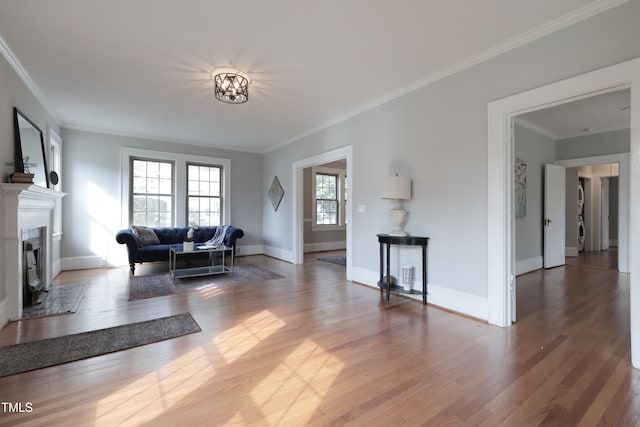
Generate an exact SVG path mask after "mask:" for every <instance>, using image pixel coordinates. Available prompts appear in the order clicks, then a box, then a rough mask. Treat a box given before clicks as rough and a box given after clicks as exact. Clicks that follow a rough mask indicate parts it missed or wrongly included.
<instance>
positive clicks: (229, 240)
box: [224, 226, 244, 253]
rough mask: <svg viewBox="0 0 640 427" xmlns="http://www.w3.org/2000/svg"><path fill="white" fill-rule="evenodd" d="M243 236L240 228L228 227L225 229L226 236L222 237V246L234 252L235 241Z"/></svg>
mask: <svg viewBox="0 0 640 427" xmlns="http://www.w3.org/2000/svg"><path fill="white" fill-rule="evenodd" d="M242 236H244V231H242V229H240V228H236V227H233V226H229V228H227V234H225V236H224V244H225V245H227V246H231V247H233V252H234V253H235V250H236V240H237V239H240V238H242Z"/></svg>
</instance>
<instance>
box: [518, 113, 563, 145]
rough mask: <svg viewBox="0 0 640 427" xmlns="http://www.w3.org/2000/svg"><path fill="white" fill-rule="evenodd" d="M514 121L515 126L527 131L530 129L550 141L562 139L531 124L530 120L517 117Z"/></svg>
mask: <svg viewBox="0 0 640 427" xmlns="http://www.w3.org/2000/svg"><path fill="white" fill-rule="evenodd" d="M513 121H514V122H515V124H517V125H520V126H522V127H523V128H525V129H529V130H530V131H531V132H535V133H537V134H540V135H542V136H546V137H547V138H549V139H552V140H554V141H557V140H559V139H560V137H559V136H558V135H556V134H555V133H553V132H551V131H549V130H547V129H545V128H543V127H541V126H538V125H536V124H533V123H531V122H530V121H528V120H525V119H523V118H522V117H516V118H514V119H513Z"/></svg>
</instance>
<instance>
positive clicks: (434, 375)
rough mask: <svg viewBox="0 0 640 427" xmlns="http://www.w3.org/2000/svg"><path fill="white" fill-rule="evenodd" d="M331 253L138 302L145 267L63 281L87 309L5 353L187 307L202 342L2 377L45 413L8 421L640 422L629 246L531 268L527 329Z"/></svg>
mask: <svg viewBox="0 0 640 427" xmlns="http://www.w3.org/2000/svg"><path fill="white" fill-rule="evenodd" d="M323 255H325V254H323ZM326 255H333V253H329V254H326ZM317 258H318V255H317V254H307V256H306V257H305V263H304V265H302V266H298V265H292V264H288V263H285V262H281V261H278V260H275V259H273V258H269V257H265V256H250V257H239V258H238V262H239V263H246V264H256V265H259V266H261V267H263V268H266V269H268V270H271V271H273V272H275V273H278V274H280V275H282V276H283V278H281V279H276V280H270V281H266V282H256V283H247V284H244V285H239V286H233V287H230V288H225V289H218V290H213V291H211V290H210V291H207V292H202V293H192V294H183V295H175V296H166V297H160V298H150V299H145V300H138V301H128V280H129V272H128V269H127V268H113V269H98V270H83V271H74V272H63V273H62V274H61V275H60V276H58V278H56V281H55V282H56V283H57V284H65V283H87V284H88V288H87V292H86V295H85V298H84V300H83V301H82V303H81V304H80V306H79V308H78V311H77V313H75V314H71V315H63V316H56V317H50V318H43V319H30V320H25V321H21V322H13V323H11V324H9V325H8V326H6V327H5V328H4V329H3V330H2V331H0V345H7V344H14V343H20V342H27V341H32V340H37V339H43V338H50V337H55V336H61V335H66V334H71V333H78V332H84V331H89V330H94V329H100V328H106V327H111V326H117V325H121V324H126V323H132V322H138V321H143V320H149V319H153V318H157V317H162V316H169V315H172V314H178V313H182V312H187V311H188V312H190V313H191V314H192V315H193V317H194V319H195V320H196V321H197V322H198V323H199V325H200V327H201V328H202V332H200V333H197V334H192V335H189V336H185V337H179V338H176V339H173V340H167V341H163V342H159V343H155V344H150V345H147V346H142V347H138V348H134V349H130V350H127V351H122V352H118V353H113V354H108V355H103V356H98V357H94V358H91V359H86V360H82V361H77V362H73V363H68V364H64V365H59V366H54V367H50V368H46V369H41V370H38V371H33V372H27V373H23V374H19V375H13V376H9V377H4V378H0V398H1V400H4V401H11V402H23V403H24V402H30V403H31V404H32V405H33V411H32V412H31V413H10V412H7V411H4V412H1V411H0V425H47V426H58V425H60V426H63V425H77V426H84V425H87V426H89V425H91V426H93V425H96V426H113V425H135V426H138V425H149V426H164V425H166V426H173V425H176V424H184V425H252V426H253V425H258V426H262V425H264V426H274V425H294V426H302V425H310V426H333V425H345V424H348V425H367V426H378V425H380V426H390V425H393V426H400V425H408V426H415V425H460V426H498V425H503V426H514V425H517V426H529V425H531V426H537V425H562V426H570V425H581V426H595V425H598V426H616V425H622V426H625V425H629V426H633V425H638V423H639V422H640V419H639V415H638V414H639V413H640V374H639V373H638V371H636V370H634V369H633V368H632V367H631V364H630V342H629V328H630V327H629V280H628V275H625V274H619V273H617V272H616V271H615V270H612V269H611V267H612V266H615V265H616V264H615V251H605V252H603V253H587V254H584V255H581V257H578V258H576V259H568V261H569V262H568V264H567V265H566V266H564V267H559V268H554V269H550V270H539V271H535V272H531V273H528V274H526V275H522V276H519V277H518V278H517V289H518V291H517V297H518V301H517V307H518V315H517V316H518V321H517V322H516V323H515V324H514V325H513V326H512V327H510V328H498V327H494V326H490V325H488V324H486V323H484V322H481V321H478V320H474V319H469V318H466V317H464V316H459V315H456V314H455V313H451V312H448V311H445V310H441V309H439V308H437V307H435V306H432V305H427V306H423V305H422V304H420V302H416V301H410V300H407V299H405V298H400V297H398V296H396V295H392V296H391V300H390V301H389V302H388V303H387V302H386V298H384V297H383V296H381V294H380V292H379V291H378V290H377V289H373V288H370V287H367V286H363V285H360V284H355V283H351V282H348V281H346V280H345V269H344V267H341V266H337V265H335V264H330V263H326V262H322V261H318V260H317ZM163 268H166V266H163V265H162V264H152V265H144V266H142V267H141V268H140V269H137V271H136V274H151V273H153V272H156V271H161V270H162V269H163Z"/></svg>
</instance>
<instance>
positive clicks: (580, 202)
mask: <svg viewBox="0 0 640 427" xmlns="http://www.w3.org/2000/svg"><path fill="white" fill-rule="evenodd" d="M585 238H586V232H585V228H584V181H583V179H582V178H580V179H578V252H582V251H583V250H584V241H585Z"/></svg>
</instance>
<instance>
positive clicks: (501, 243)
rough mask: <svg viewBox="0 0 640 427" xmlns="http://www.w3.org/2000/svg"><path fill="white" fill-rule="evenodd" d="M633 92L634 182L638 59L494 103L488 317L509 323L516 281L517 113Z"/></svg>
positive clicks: (639, 122) (637, 294)
mask: <svg viewBox="0 0 640 427" xmlns="http://www.w3.org/2000/svg"><path fill="white" fill-rule="evenodd" d="M622 89H630V91H631V111H630V113H631V120H630V122H631V123H630V127H631V143H630V147H631V160H630V163H631V165H630V166H631V167H630V179H631V182H637V181H638V179H640V156H639V155H640V132H639V130H640V90H639V89H640V58H637V59H634V60H630V61H626V62H623V63H620V64H616V65H612V66H609V67H606V68H603V69H600V70H596V71H592V72H589V73H586V74H582V75H579V76H576V77H571V78H568V79H565V80H562V81H559V82H555V83H551V84H548V85H546V86H542V87H539V88H536V89H532V90H529V91H526V92H522V93H520V94H517V95H513V96H509V97H506V98H503V99H499V100H496V101H493V102H490V103H489V104H488V106H487V109H488V162H487V163H488V236H487V246H488V248H487V249H488V257H487V258H488V259H487V288H488V289H487V307H488V310H487V311H488V313H487V319H488V321H489V323H491V324H494V325H498V326H509V325H511V301H510V299H511V298H510V297H511V287H512V286H514V284H515V270H514V262H513V261H514V259H515V253H514V252H515V251H514V241H513V237H514V232H513V222H514V221H513V215H512V210H513V182H512V179H511V177H512V170H513V165H514V148H513V140H512V138H511V124H512V121H513V119H514V117H515V116H517V115H519V114H523V113H527V112H531V111H536V110H540V109H544V108H549V107H552V106H555V105H561V104H566V103H568V102H572V101H576V100H578V99H583V98H588V97H591V96H594V95H599V94H602V93H608V92H613V91H618V90H622ZM629 205H630V216H629V219H630V221H629V228H630V233H629V234H630V236H629V238H630V243H631V245H630V247H629V249H630V252H631V251H633V248H634V246H635V247H636V248H638V250H640V244H637V243H636V244H635V245H634V244H633V242H640V220H638V217H639V216H640V187H634V189H633V193H630V200H629ZM629 270H630V271H631V275H630V280H629V282H630V286H629V288H630V312H631V319H630V327H631V362H632V364H633V366H634V367H636V368H640V274H634V272H640V257H636V259H631V260H630V265H629Z"/></svg>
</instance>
